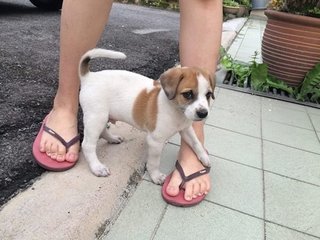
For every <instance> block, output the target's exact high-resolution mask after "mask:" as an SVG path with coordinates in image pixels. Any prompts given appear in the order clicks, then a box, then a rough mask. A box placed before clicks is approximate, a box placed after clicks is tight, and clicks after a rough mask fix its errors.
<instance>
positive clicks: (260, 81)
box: [251, 63, 268, 91]
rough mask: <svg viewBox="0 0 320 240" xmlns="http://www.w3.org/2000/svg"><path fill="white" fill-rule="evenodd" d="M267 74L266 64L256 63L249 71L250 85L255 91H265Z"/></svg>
mask: <svg viewBox="0 0 320 240" xmlns="http://www.w3.org/2000/svg"><path fill="white" fill-rule="evenodd" d="M267 76H268V67H267V64H263V63H262V64H256V66H254V67H253V68H252V72H251V86H252V88H253V89H254V90H256V91H266V84H267Z"/></svg>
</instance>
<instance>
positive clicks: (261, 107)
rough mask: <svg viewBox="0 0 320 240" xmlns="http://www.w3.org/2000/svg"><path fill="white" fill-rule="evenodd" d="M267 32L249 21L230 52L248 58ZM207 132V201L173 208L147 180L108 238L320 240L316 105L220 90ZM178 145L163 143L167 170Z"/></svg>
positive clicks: (318, 114) (319, 117) (319, 151)
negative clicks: (312, 106)
mask: <svg viewBox="0 0 320 240" xmlns="http://www.w3.org/2000/svg"><path fill="white" fill-rule="evenodd" d="M253 29H255V30H253ZM252 31H259V32H260V35H259V36H257V34H251V33H252ZM262 31H263V21H260V20H249V22H247V24H246V26H245V27H244V28H243V29H242V31H241V34H240V35H239V36H238V38H237V39H236V41H235V42H234V44H233V45H232V46H231V48H230V53H232V54H234V56H236V57H237V58H239V60H243V61H248V58H247V57H248V56H249V57H250V56H251V55H252V54H251V51H253V52H254V51H255V50H256V48H259V46H258V47H257V44H258V45H259V42H261V34H262ZM251 41H252V42H251ZM205 132H206V148H207V149H208V151H209V153H210V156H211V161H212V171H211V173H210V174H211V181H212V190H211V192H210V193H209V194H208V196H207V197H206V200H205V201H203V202H202V203H201V204H199V205H198V206H195V207H192V208H178V207H173V206H170V205H168V204H166V203H165V202H164V201H163V200H162V198H161V193H160V186H157V185H155V184H153V183H151V182H150V181H149V180H148V177H145V179H144V180H143V181H142V182H141V183H140V184H139V185H138V187H137V189H136V191H135V193H134V194H133V196H132V197H131V198H130V200H129V202H128V204H127V206H126V207H125V208H124V209H123V211H122V212H121V214H120V215H119V217H118V219H117V220H116V222H115V223H114V225H112V226H111V230H110V231H109V232H108V233H106V234H105V235H104V236H103V239H104V240H107V239H108V240H109V239H115V240H122V239H130V240H132V239H134V240H136V239H137V240H140V239H141V240H144V239H163V240H165V239H166V240H167V239H183V240H188V239H190V240H191V239H192V240H194V239H201V240H202V239H208V240H224V239H225V240H315V239H320V140H319V139H320V110H319V109H313V108H310V107H304V106H300V105H296V104H292V103H286V102H281V101H277V100H271V99H268V98H263V97H258V96H253V95H250V94H245V93H239V92H235V91H231V90H226V89H223V88H217V89H216V101H215V103H214V107H213V110H212V113H211V116H210V118H209V119H208V120H207V122H206V126H205ZM178 144H179V138H178V137H174V138H173V139H171V141H170V142H169V143H168V144H167V145H166V147H165V151H164V153H163V156H162V165H161V168H162V170H163V171H164V172H166V173H170V172H171V171H172V169H173V165H174V162H175V160H176V156H177V151H178Z"/></svg>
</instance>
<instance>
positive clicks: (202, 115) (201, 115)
mask: <svg viewBox="0 0 320 240" xmlns="http://www.w3.org/2000/svg"><path fill="white" fill-rule="evenodd" d="M196 114H197V116H198V117H199V118H200V119H204V118H206V117H207V116H208V110H207V109H200V110H198V111H197V112H196Z"/></svg>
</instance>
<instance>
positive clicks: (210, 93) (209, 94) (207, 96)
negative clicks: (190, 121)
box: [206, 92, 214, 99]
mask: <svg viewBox="0 0 320 240" xmlns="http://www.w3.org/2000/svg"><path fill="white" fill-rule="evenodd" d="M210 97H212V98H213V99H214V96H213V93H212V92H207V94H206V98H207V99H209V98H210Z"/></svg>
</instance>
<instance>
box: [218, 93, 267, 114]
mask: <svg viewBox="0 0 320 240" xmlns="http://www.w3.org/2000/svg"><path fill="white" fill-rule="evenodd" d="M214 106H216V107H219V108H222V109H226V110H229V111H230V112H239V113H242V114H243V115H247V116H257V117H259V116H260V111H261V107H260V97H258V96H254V95H251V94H243V93H241V92H236V91H232V90H228V89H223V88H221V89H220V95H219V97H218V98H217V99H216V101H215V105H214ZM213 111H214V109H213Z"/></svg>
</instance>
